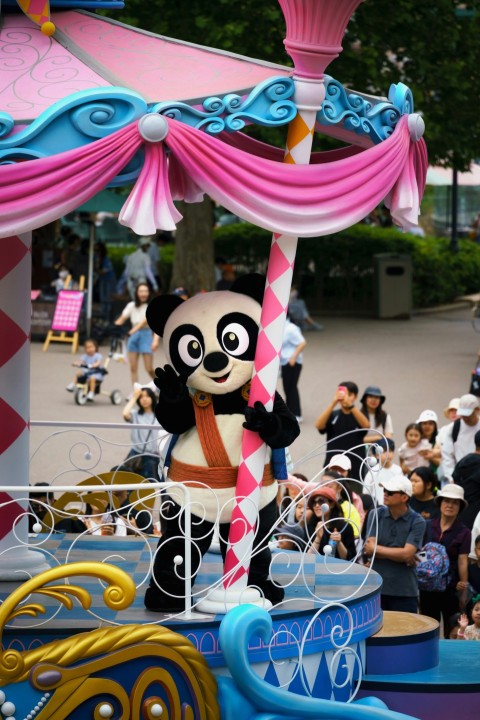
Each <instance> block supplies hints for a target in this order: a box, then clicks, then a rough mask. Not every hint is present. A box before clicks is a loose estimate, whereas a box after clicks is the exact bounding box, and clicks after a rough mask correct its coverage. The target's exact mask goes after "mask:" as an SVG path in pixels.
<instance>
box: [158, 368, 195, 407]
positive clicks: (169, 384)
mask: <svg viewBox="0 0 480 720" xmlns="http://www.w3.org/2000/svg"><path fill="white" fill-rule="evenodd" d="M153 382H154V383H155V385H156V386H157V388H158V389H159V390H160V396H161V397H162V398H164V399H166V400H170V401H178V400H183V399H184V398H185V397H186V396H187V393H188V391H187V385H186V382H187V376H185V375H177V373H176V372H175V370H174V369H173V367H172V366H171V365H165V367H164V368H160V367H158V368H155V379H154V381H153Z"/></svg>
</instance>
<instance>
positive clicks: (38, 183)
mask: <svg viewBox="0 0 480 720" xmlns="http://www.w3.org/2000/svg"><path fill="white" fill-rule="evenodd" d="M168 124H169V132H168V135H167V137H166V138H165V140H164V141H163V142H161V143H148V142H146V141H145V140H144V139H143V138H142V137H141V136H140V134H139V132H138V123H137V122H135V123H132V124H131V125H129V126H127V127H125V128H123V129H122V130H119V131H118V132H116V133H113V134H112V135H109V136H108V137H106V138H102V139H101V140H97V141H96V142H93V143H91V144H89V145H85V146H83V147H81V148H76V149H74V150H70V151H68V152H64V153H60V154H58V155H54V156H51V157H48V158H42V159H38V160H29V161H27V162H19V163H17V164H12V165H5V166H0V237H8V236H10V235H12V234H16V233H22V232H27V231H29V230H33V229H34V228H37V227H40V226H42V225H45V224H47V223H49V222H52V221H53V220H56V219H57V218H59V217H61V216H62V215H65V214H67V213H68V212H71V211H73V210H75V208H77V207H78V206H79V205H81V204H82V203H84V202H86V201H87V200H88V199H89V198H91V197H92V196H93V195H95V194H96V193H97V192H99V191H100V190H102V189H103V188H104V187H105V186H106V185H108V184H109V182H111V180H113V178H114V177H115V176H116V175H117V174H119V173H120V172H121V170H122V169H123V168H125V166H126V165H127V164H128V162H129V161H130V160H131V159H132V157H133V156H134V155H135V153H137V152H138V151H139V150H140V149H141V148H142V147H144V150H145V161H144V164H143V167H142V170H141V173H140V175H139V177H138V179H137V181H136V184H135V187H134V188H133V190H132V191H131V193H130V195H129V197H128V199H127V201H126V202H125V205H124V206H123V208H122V211H121V213H120V217H119V219H120V222H121V223H122V224H124V225H127V226H129V227H131V228H132V230H133V231H134V232H136V233H137V234H139V235H149V234H153V233H154V232H155V231H156V230H172V229H173V228H174V227H175V225H176V223H177V222H178V221H179V220H180V219H181V217H182V216H181V215H180V213H179V212H178V211H177V210H176V208H175V206H174V204H173V200H172V198H174V199H185V200H186V201H187V202H196V201H198V200H200V199H201V197H202V195H203V194H204V193H207V194H208V195H210V197H211V198H212V199H213V200H215V201H217V202H218V203H220V204H221V205H223V206H224V207H225V208H227V209H228V210H229V211H230V212H232V213H234V214H235V215H239V216H240V217H242V218H244V219H245V220H247V221H249V222H252V223H254V224H255V225H258V226H260V227H263V228H265V229H267V230H270V231H272V232H277V233H282V234H286V235H293V236H296V237H314V236H321V235H329V234H332V233H335V232H338V231H339V230H342V229H345V228H347V227H349V226H350V225H353V224H354V223H356V222H359V221H360V220H362V219H363V218H364V217H366V216H367V215H368V213H369V212H371V211H372V210H373V209H374V208H375V207H376V206H377V205H378V204H379V203H380V202H381V201H382V200H385V202H386V203H387V205H388V206H389V207H390V211H391V214H392V217H393V220H394V222H395V223H396V224H397V225H400V226H411V225H416V224H417V223H418V213H419V204H420V200H421V197H422V194H423V190H424V186H425V177H426V170H427V155H426V147H425V143H424V141H423V139H422V140H420V141H419V142H417V143H413V142H411V140H410V134H409V130H408V125H407V117H406V116H404V117H403V118H401V120H400V122H399V123H398V126H397V128H396V129H395V131H394V133H393V134H392V135H391V136H390V137H389V138H388V139H387V140H385V141H384V142H382V143H380V144H379V145H376V146H374V147H371V148H368V149H367V150H361V151H359V149H358V148H356V147H352V148H343V149H342V150H341V151H335V152H334V153H321V154H320V157H318V156H317V155H316V156H315V159H314V163H313V164H311V165H289V164H284V163H282V162H280V159H281V155H280V151H278V150H276V149H272V148H268V146H263V148H267V149H266V150H265V149H262V145H261V143H256V144H255V143H252V142H249V141H246V140H245V139H243V140H242V143H241V145H242V148H244V147H247V148H248V150H249V152H247V151H246V150H245V149H241V148H237V147H234V146H233V145H231V144H229V143H228V144H227V143H225V142H222V140H221V139H219V138H217V137H212V136H210V135H207V134H206V133H204V132H202V131H200V130H196V129H194V128H191V127H189V126H187V125H184V124H182V123H179V122H178V121H175V120H168ZM167 148H168V150H169V153H168V159H167V154H166V149H167ZM263 155H267V157H264V156H263ZM321 156H324V157H321ZM277 158H278V160H277ZM319 160H320V162H319Z"/></svg>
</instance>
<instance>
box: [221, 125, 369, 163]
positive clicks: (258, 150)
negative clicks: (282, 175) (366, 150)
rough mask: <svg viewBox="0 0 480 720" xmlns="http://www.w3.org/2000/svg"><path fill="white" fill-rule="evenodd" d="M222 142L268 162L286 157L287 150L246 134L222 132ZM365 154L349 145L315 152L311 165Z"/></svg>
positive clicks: (359, 148)
mask: <svg viewBox="0 0 480 720" xmlns="http://www.w3.org/2000/svg"><path fill="white" fill-rule="evenodd" d="M219 137H220V138H221V140H222V142H224V143H226V144H227V145H230V146H231V147H235V148H238V150H243V151H244V152H247V153H249V154H250V155H256V156H257V157H263V158H267V159H268V160H275V161H276V162H282V161H283V158H284V156H285V150H284V149H282V148H277V147H275V146H274V145H267V143H263V142H261V141H260V140H255V138H252V137H250V136H249V135H245V134H244V133H240V132H237V133H227V132H222V133H221V134H220V136H219ZM360 152H363V148H361V147H358V146H357V145H347V146H346V147H343V148H337V149H336V150H325V151H324V152H314V153H312V154H311V155H310V165H317V164H319V163H327V162H334V161H335V160H342V159H343V158H346V157H351V156H352V155H357V153H360Z"/></svg>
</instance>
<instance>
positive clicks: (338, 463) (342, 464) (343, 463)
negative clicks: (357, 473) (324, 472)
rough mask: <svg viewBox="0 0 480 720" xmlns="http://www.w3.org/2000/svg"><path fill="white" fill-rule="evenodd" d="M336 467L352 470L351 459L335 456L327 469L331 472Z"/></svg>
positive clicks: (344, 456)
mask: <svg viewBox="0 0 480 720" xmlns="http://www.w3.org/2000/svg"><path fill="white" fill-rule="evenodd" d="M335 467H339V468H342V470H351V469H352V463H351V462H350V458H349V457H347V456H346V455H334V456H333V457H332V459H331V460H330V462H329V463H328V465H327V468H330V470H331V469H332V468H335Z"/></svg>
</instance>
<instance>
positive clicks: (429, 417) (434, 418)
mask: <svg viewBox="0 0 480 720" xmlns="http://www.w3.org/2000/svg"><path fill="white" fill-rule="evenodd" d="M421 422H434V423H437V424H438V415H437V413H436V412H435V410H424V411H423V412H421V413H420V415H419V418H418V420H417V423H421Z"/></svg>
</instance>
